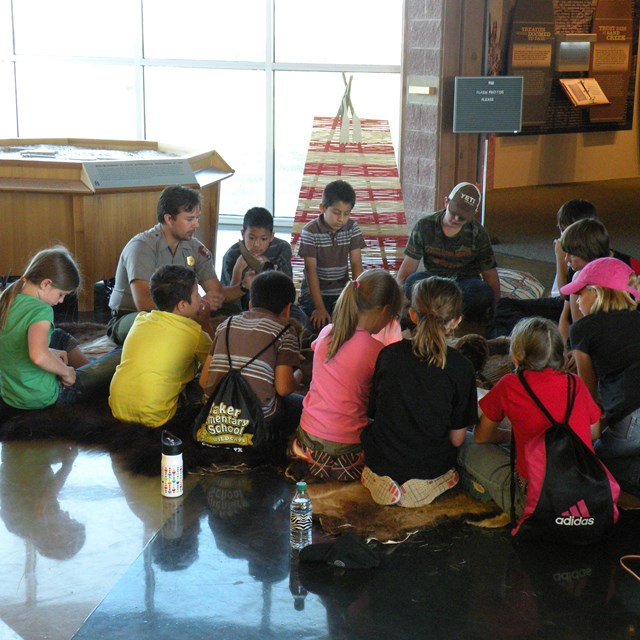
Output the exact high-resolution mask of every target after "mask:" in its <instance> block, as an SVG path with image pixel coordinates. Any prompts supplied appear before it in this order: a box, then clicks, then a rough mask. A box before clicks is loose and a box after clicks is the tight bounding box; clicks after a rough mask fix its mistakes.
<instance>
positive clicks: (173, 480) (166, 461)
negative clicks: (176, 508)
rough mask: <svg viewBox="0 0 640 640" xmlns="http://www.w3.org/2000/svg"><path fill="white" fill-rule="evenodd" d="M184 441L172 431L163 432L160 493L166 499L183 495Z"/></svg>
mask: <svg viewBox="0 0 640 640" xmlns="http://www.w3.org/2000/svg"><path fill="white" fill-rule="evenodd" d="M183 473H184V472H183V468H182V440H180V438H177V437H176V436H174V435H173V434H172V433H171V432H170V431H166V430H165V431H163V432H162V460H161V474H160V475H161V478H160V483H161V484H160V492H161V493H162V495H163V496H165V497H166V498H177V497H178V496H181V495H182V491H183V486H182V481H183Z"/></svg>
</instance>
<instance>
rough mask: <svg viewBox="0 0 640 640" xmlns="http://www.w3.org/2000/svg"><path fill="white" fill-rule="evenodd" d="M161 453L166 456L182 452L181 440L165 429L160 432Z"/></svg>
mask: <svg viewBox="0 0 640 640" xmlns="http://www.w3.org/2000/svg"><path fill="white" fill-rule="evenodd" d="M162 453H164V455H166V456H177V455H180V454H181V453H182V440H180V438H178V437H176V436H174V435H173V433H171V431H167V430H166V429H165V430H164V431H163V432H162Z"/></svg>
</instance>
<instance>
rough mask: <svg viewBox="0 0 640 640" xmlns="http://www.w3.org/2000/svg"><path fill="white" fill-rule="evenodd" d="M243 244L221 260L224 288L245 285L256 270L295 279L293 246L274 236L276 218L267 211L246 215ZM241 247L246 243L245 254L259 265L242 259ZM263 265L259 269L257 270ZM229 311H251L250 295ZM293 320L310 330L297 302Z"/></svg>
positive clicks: (249, 211) (237, 243)
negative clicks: (270, 271) (246, 279)
mask: <svg viewBox="0 0 640 640" xmlns="http://www.w3.org/2000/svg"><path fill="white" fill-rule="evenodd" d="M241 234H242V240H239V241H238V242H236V243H235V244H233V245H231V247H229V249H228V250H227V252H226V253H225V254H224V257H223V258H222V273H221V275H220V282H221V283H222V284H223V285H224V286H225V287H230V286H231V287H233V286H236V285H241V284H242V279H243V277H244V275H245V274H246V273H247V271H249V270H251V269H253V270H255V271H256V273H260V272H261V271H269V270H274V271H282V273H285V274H286V275H288V276H289V278H291V279H293V270H292V268H291V245H290V244H289V243H288V242H286V241H285V240H282V239H280V238H276V237H275V234H274V233H273V216H272V215H271V213H270V212H269V211H268V210H267V209H265V208H264V207H252V208H251V209H249V210H248V211H247V213H245V214H244V219H243V221H242V232H241ZM241 243H244V253H245V254H247V253H248V254H250V255H251V256H252V257H253V259H254V261H255V262H256V263H257V264H256V265H249V264H247V261H246V260H245V258H244V257H243V255H242V250H241V246H240V245H241ZM258 265H260V268H258ZM226 306H227V307H228V308H229V309H230V310H232V308H233V307H234V306H235V308H236V309H237V310H238V311H247V310H248V309H249V292H248V291H247V292H246V293H245V294H244V296H243V297H242V298H240V300H237V301H235V302H230V303H227V305H226ZM290 315H291V317H292V318H293V319H295V320H297V321H298V322H299V323H300V324H301V325H302V326H303V327H306V328H308V329H311V326H310V325H309V318H307V314H306V313H305V312H304V311H303V310H302V308H301V307H300V306H299V305H298V304H297V303H296V302H295V301H294V302H293V304H292V305H291V314H290Z"/></svg>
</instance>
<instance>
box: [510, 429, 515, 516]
mask: <svg viewBox="0 0 640 640" xmlns="http://www.w3.org/2000/svg"><path fill="white" fill-rule="evenodd" d="M509 447H510V448H509V462H510V464H511V485H510V487H509V495H510V497H511V509H510V513H509V517H510V518H511V524H512V525H513V526H514V527H515V526H516V439H515V436H514V435H513V427H512V428H511V443H510V445H509Z"/></svg>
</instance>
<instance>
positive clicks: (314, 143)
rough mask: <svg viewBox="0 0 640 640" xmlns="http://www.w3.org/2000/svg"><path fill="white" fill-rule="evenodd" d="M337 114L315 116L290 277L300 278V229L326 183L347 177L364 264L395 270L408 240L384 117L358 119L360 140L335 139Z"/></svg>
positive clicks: (294, 232)
mask: <svg viewBox="0 0 640 640" xmlns="http://www.w3.org/2000/svg"><path fill="white" fill-rule="evenodd" d="M341 121H342V118H339V117H336V118H321V117H316V118H314V121H313V128H312V130H311V140H310V143H309V149H308V152H307V159H306V163H305V166H304V173H303V177H302V186H301V188H300V196H299V200H298V207H297V210H296V214H295V218H294V223H293V230H292V234H291V246H292V249H293V258H292V261H291V263H292V266H293V279H294V282H295V283H296V287H297V288H299V287H300V282H301V281H302V268H303V265H304V261H303V259H302V258H300V257H298V255H297V248H298V244H299V242H300V232H301V231H302V227H304V225H305V224H307V222H310V221H311V220H314V219H315V218H317V217H318V216H319V215H320V203H321V201H322V191H323V190H324V188H325V186H326V185H327V184H328V183H329V182H333V181H334V180H338V179H342V180H346V181H347V182H349V183H350V184H351V186H352V187H353V188H354V189H355V191H356V206H355V208H354V209H353V214H352V218H353V219H354V220H356V221H357V223H358V225H359V226H360V228H361V229H362V234H363V236H364V239H365V242H366V243H367V246H366V248H365V249H363V250H362V263H363V265H364V268H365V269H370V268H372V267H379V268H382V269H386V270H387V271H390V272H391V273H393V274H395V273H396V271H397V270H398V269H399V268H400V264H401V263H402V260H403V257H404V254H403V251H404V247H405V245H406V244H407V221H406V217H405V212H404V203H403V200H402V190H401V188H400V180H399V177H398V168H397V164H396V157H395V152H394V149H393V144H392V142H391V133H390V131H389V123H388V122H387V121H386V120H371V119H363V120H361V121H360V125H361V130H362V141H361V142H346V143H341V142H340V124H341Z"/></svg>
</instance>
